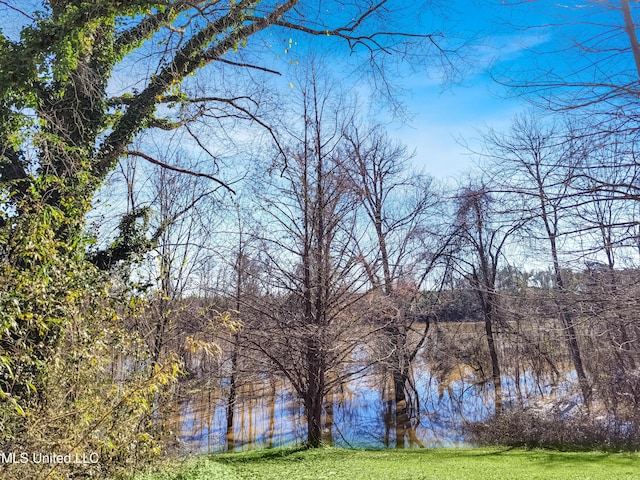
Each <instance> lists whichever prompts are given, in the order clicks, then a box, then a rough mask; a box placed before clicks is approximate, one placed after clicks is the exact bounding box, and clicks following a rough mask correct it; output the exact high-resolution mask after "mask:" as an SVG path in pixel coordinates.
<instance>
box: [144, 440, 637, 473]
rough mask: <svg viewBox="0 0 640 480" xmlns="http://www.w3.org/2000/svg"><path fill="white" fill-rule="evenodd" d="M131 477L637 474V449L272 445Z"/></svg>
mask: <svg viewBox="0 0 640 480" xmlns="http://www.w3.org/2000/svg"><path fill="white" fill-rule="evenodd" d="M135 478H136V480H244V479H268V480H269V479H273V480H302V479H308V480H312V479H313V480H323V479H327V480H329V479H331V480H338V479H345V480H346V479H349V480H392V479H398V480H400V479H415V480H417V479H424V480H432V479H433V480H436V479H438V480H449V479H451V480H459V479H471V480H476V479H477V480H507V479H540V480H555V479H566V480H569V479H571V480H574V479H575V480H577V479H581V480H598V479H632V478H633V479H640V455H639V454H637V453H635V454H618V453H616V454H613V453H597V452H596V453H594V452H555V451H546V450H519V449H499V448H481V449H457V450H454V449H434V450H403V451H398V450H373V451H372V450H341V449H334V448H321V449H316V450H302V449H274V450H261V451H254V452H247V453H233V454H219V455H212V456H206V457H198V458H192V459H188V460H185V461H183V462H181V463H180V464H176V465H174V466H172V467H170V468H169V467H167V468H165V469H164V471H162V472H157V473H147V474H144V475H138V476H137V477H135Z"/></svg>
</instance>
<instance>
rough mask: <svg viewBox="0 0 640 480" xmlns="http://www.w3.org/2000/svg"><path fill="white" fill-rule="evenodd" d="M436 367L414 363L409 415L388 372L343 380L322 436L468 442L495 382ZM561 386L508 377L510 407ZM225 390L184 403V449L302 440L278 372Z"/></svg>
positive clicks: (178, 418) (179, 419) (296, 412)
mask: <svg viewBox="0 0 640 480" xmlns="http://www.w3.org/2000/svg"><path fill="white" fill-rule="evenodd" d="M432 370H433V371H432ZM435 370H436V369H430V368H429V367H428V365H426V364H424V363H422V364H421V363H419V362H418V363H417V364H416V365H415V367H414V369H413V371H412V376H413V379H414V383H413V389H412V390H413V394H412V395H410V396H411V397H412V398H407V402H408V405H407V408H406V409H400V410H401V411H406V412H407V413H406V415H405V416H404V417H403V416H402V415H400V416H399V415H398V414H397V410H398V409H396V408H395V405H394V394H393V386H392V385H393V382H392V381H391V380H390V379H389V378H388V377H389V376H388V375H385V373H384V372H377V371H371V372H369V373H368V374H367V375H366V376H362V377H360V378H354V379H352V380H350V381H349V382H347V383H344V384H342V385H341V386H340V387H339V388H337V389H335V390H333V391H331V392H330V393H329V394H328V395H327V397H326V399H325V406H324V419H323V421H324V424H323V440H324V441H325V442H326V443H327V444H331V445H336V446H343V447H394V446H408V447H410V448H417V447H423V446H425V447H453V446H464V445H465V438H464V435H463V434H462V433H461V432H462V431H463V426H464V425H465V423H467V422H470V421H478V420H483V419H486V418H488V417H489V416H490V415H492V414H493V403H492V402H493V400H492V399H493V391H492V385H491V384H490V383H489V382H483V381H481V380H482V379H480V378H478V376H477V375H476V373H475V372H474V371H473V369H471V368H470V367H469V366H467V365H462V364H460V365H456V366H455V367H454V368H452V369H450V370H449V371H446V372H442V371H439V372H437V373H436V372H435ZM565 380H570V378H565ZM554 385H555V386H554ZM559 385H560V386H559ZM561 385H562V383H560V384H559V383H558V382H557V379H556V378H551V377H550V378H546V379H545V378H544V377H542V378H541V377H539V376H534V375H532V374H531V373H529V372H519V374H518V375H513V376H510V377H503V384H502V387H503V390H504V392H505V400H506V401H505V405H506V406H508V405H509V404H518V405H521V406H522V405H525V404H527V403H532V402H534V401H536V400H538V399H540V398H541V397H546V396H549V395H554V394H557V393H559V392H558V389H559V388H562V387H561ZM228 390H229V389H228V388H227V389H222V388H217V389H213V390H211V391H205V392H199V393H198V394H196V395H191V396H189V399H188V400H187V401H185V402H183V403H182V404H181V405H180V407H179V410H178V412H176V414H175V415H174V418H173V422H174V425H175V427H176V428H177V430H176V431H177V432H179V436H180V439H181V440H182V442H183V444H184V446H185V448H186V449H188V450H189V451H194V452H220V451H224V450H229V449H232V450H236V451H237V450H248V449H251V448H254V447H257V448H264V447H275V446H282V445H291V444H296V443H302V442H303V441H304V439H305V433H306V426H305V424H304V414H303V408H302V404H301V402H300V401H299V400H298V399H297V398H296V396H295V395H294V393H293V390H292V389H291V388H290V387H289V386H288V385H287V384H286V382H284V381H283V380H282V379H280V378H278V377H275V376H273V377H271V378H263V379H259V380H255V381H252V382H251V383H250V384H246V385H240V386H236V391H235V398H234V401H233V405H230V404H229V398H223V397H221V396H220V393H221V392H224V391H228ZM230 414H231V415H232V417H231V422H230V417H229V415H230ZM398 444H400V445H398Z"/></svg>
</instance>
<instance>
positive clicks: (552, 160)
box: [484, 116, 591, 406]
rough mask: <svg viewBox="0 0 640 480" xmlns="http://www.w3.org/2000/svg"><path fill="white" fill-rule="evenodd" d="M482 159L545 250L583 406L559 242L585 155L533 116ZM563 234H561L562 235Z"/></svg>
mask: <svg viewBox="0 0 640 480" xmlns="http://www.w3.org/2000/svg"><path fill="white" fill-rule="evenodd" d="M485 140H486V152H485V153H484V155H485V156H486V158H487V159H489V160H490V161H491V162H492V165H493V169H494V170H493V172H492V175H493V177H494V178H495V179H496V183H498V186H497V188H498V189H500V190H502V191H506V192H513V193H514V194H516V195H517V196H518V197H519V198H520V200H519V203H520V206H519V207H518V208H519V209H520V212H521V215H522V221H526V222H527V223H528V226H529V230H528V233H529V235H531V237H532V238H536V237H537V238H538V239H540V240H543V241H544V243H546V245H547V249H548V250H547V251H548V253H549V255H550V259H551V264H552V266H553V272H554V288H555V292H556V298H555V301H556V306H557V312H558V316H559V318H560V321H561V324H562V329H563V332H564V336H565V340H566V344H567V348H568V351H569V355H570V357H571V361H572V363H573V367H574V368H575V370H576V374H577V377H578V382H579V384H580V389H581V391H582V396H583V398H584V402H585V405H587V406H588V405H589V402H590V400H591V387H590V385H589V381H588V378H587V374H586V371H585V368H584V362H583V360H582V354H581V349H580V344H579V341H578V334H577V331H576V326H575V322H574V318H573V314H572V312H571V310H570V308H569V307H568V305H567V304H566V303H565V302H564V301H563V298H562V297H563V295H564V294H565V292H566V286H565V283H566V282H565V278H564V272H563V269H562V265H561V254H562V251H561V249H560V244H559V243H560V242H561V241H563V240H565V239H567V234H568V233H569V232H568V231H567V217H568V216H570V215H572V214H573V210H572V208H573V207H574V205H575V203H574V202H573V199H574V198H573V197H574V194H575V190H573V184H574V179H575V177H576V175H577V168H578V167H579V165H580V164H581V163H582V162H583V161H584V155H585V152H584V150H583V148H582V144H581V142H580V141H579V138H578V137H574V136H573V135H571V134H566V132H562V130H560V129H559V128H558V127H556V126H554V125H545V124H543V123H542V120H541V119H539V118H535V117H526V116H521V117H518V118H516V120H515V121H514V122H513V124H512V125H511V128H510V130H509V132H508V133H505V134H498V133H496V132H489V133H488V134H487V136H486V139H485ZM563 229H564V230H563Z"/></svg>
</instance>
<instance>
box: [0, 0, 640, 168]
mask: <svg viewBox="0 0 640 480" xmlns="http://www.w3.org/2000/svg"><path fill="white" fill-rule="evenodd" d="M38 3H39V2H38V1H36V0H16V1H7V2H0V16H1V17H2V18H3V20H2V23H1V26H2V30H3V32H5V33H6V34H11V33H15V32H16V31H17V28H16V26H17V24H18V23H21V22H23V21H24V17H21V16H20V15H16V13H15V11H12V10H11V9H10V8H8V7H7V4H12V5H17V6H19V7H23V8H25V10H29V7H31V8H33V6H35V5H38ZM434 3H436V2H424V5H425V6H427V7H428V8H424V10H423V14H422V16H420V17H419V18H418V17H417V16H416V15H415V13H416V12H415V11H413V12H412V11H400V12H399V13H400V15H399V16H396V17H394V18H396V19H397V21H396V25H384V27H388V28H402V29H405V28H408V29H409V30H411V31H413V32H427V33H432V32H442V33H443V35H444V37H443V39H442V42H443V45H444V46H445V47H446V48H458V47H460V50H459V54H460V58H455V56H453V57H452V61H453V62H454V64H455V66H456V67H457V68H459V69H460V75H458V76H457V77H456V78H455V81H453V82H446V81H443V74H442V72H441V71H440V70H439V69H438V68H437V66H436V65H435V62H434V64H433V65H432V64H430V63H429V62H430V60H426V65H423V67H424V68H422V69H420V68H417V69H416V71H415V72H414V73H410V72H409V70H408V69H405V70H400V75H396V76H395V80H396V82H397V83H398V84H399V85H400V86H401V87H402V89H404V95H403V97H402V99H403V101H404V102H405V104H406V106H407V110H408V112H409V113H410V114H412V115H411V116H410V117H409V119H408V120H406V121H405V122H404V123H398V122H396V123H393V124H391V125H390V126H389V132H390V134H391V135H392V136H393V137H395V138H397V139H399V140H400V141H402V142H403V143H405V144H407V146H408V147H409V149H410V150H415V151H416V157H415V164H416V166H417V167H418V168H421V169H424V170H425V171H426V172H427V173H430V174H432V175H434V176H436V177H439V178H447V177H449V178H455V177H458V176H460V174H461V172H462V171H464V170H466V169H467V168H469V167H470V166H471V164H472V158H473V157H472V156H470V155H469V152H468V151H467V150H466V149H465V148H464V147H463V146H462V145H461V144H465V143H467V144H469V145H470V146H471V147H472V148H479V133H478V130H479V129H480V130H481V129H484V128H489V127H492V128H495V129H497V130H500V129H502V128H505V127H506V126H507V125H508V124H509V122H510V120H511V119H512V118H513V117H514V115H516V114H517V113H518V112H521V111H523V110H524V109H526V108H527V106H526V102H525V99H524V98H522V97H515V96H513V95H512V94H511V93H510V92H509V91H508V89H507V88H506V87H505V86H502V85H500V84H498V83H496V82H495V81H494V79H493V78H492V75H495V76H497V77H498V78H500V79H502V80H504V81H506V82H508V81H510V80H515V81H523V80H526V79H527V78H528V77H537V78H538V79H543V78H544V74H543V72H546V73H552V74H554V75H556V76H560V77H562V76H567V77H571V76H572V75H573V74H578V73H579V74H580V75H583V76H584V78H595V76H597V75H601V74H602V71H600V72H597V70H596V69H595V68H593V67H592V66H591V65H590V64H589V62H591V61H592V59H593V58H595V57H594V56H593V55H594V54H593V53H589V54H588V55H586V56H584V57H581V56H580V55H579V54H580V52H579V51H577V50H565V47H567V46H570V45H571V43H572V42H573V41H574V40H577V41H579V42H585V43H588V44H589V46H591V47H594V48H598V49H603V51H602V53H601V54H602V55H603V56H607V55H608V54H609V53H611V50H607V51H604V49H605V48H609V47H611V46H613V47H617V46H620V42H621V41H622V42H624V41H625V38H624V31H623V30H621V29H620V27H622V26H623V23H622V14H621V12H619V11H618V10H615V9H612V8H609V7H607V1H606V0H605V1H588V0H583V1H565V2H563V1H562V0H560V1H558V2H554V1H551V0H539V1H536V0H489V1H480V0H470V1H467V2H449V3H446V4H444V3H443V4H442V5H440V6H434ZM610 3H611V4H617V2H610ZM305 5H313V2H307V3H305ZM318 5H321V4H318ZM322 5H335V4H332V3H330V2H327V3H323V4H322ZM391 5H392V6H400V7H401V8H404V6H405V5H411V6H412V7H407V8H415V7H416V5H420V4H418V3H415V4H414V3H411V4H406V3H405V2H401V1H400V0H397V1H396V0H393V1H392V2H391ZM632 7H634V4H632ZM325 13H326V12H325ZM325 13H323V14H325ZM340 15H342V13H340V12H338V11H336V14H335V15H334V18H339V17H340ZM403 15H404V17H403ZM609 26H613V27H616V28H617V30H615V31H614V30H609ZM621 34H622V35H621ZM268 35H269V36H268V37H266V38H262V39H261V41H264V42H267V41H269V42H271V43H272V45H271V48H269V50H271V52H273V53H274V54H278V55H281V57H282V58H280V59H279V61H280V62H281V63H282V64H283V65H284V64H285V63H288V62H289V61H290V60H294V61H295V60H296V59H297V58H298V57H297V55H299V54H304V52H305V51H306V50H307V49H308V48H310V45H309V44H307V43H306V42H307V40H304V39H303V37H301V39H300V41H299V42H298V39H297V38H294V42H297V44H294V45H293V48H291V49H290V51H289V52H288V53H287V54H285V53H284V49H285V48H286V47H287V46H288V40H287V39H286V38H281V37H282V35H280V32H276V33H273V31H272V30H271V31H269V32H268ZM599 35H600V36H599ZM272 40H273V41H272ZM312 41H313V42H315V44H316V46H318V45H319V46H320V47H321V49H323V48H324V46H325V45H328V44H327V43H326V42H325V39H318V38H317V37H316V38H315V39H313V40H312ZM622 45H624V43H623V44H622ZM325 50H326V49H325ZM347 55H348V53H347V52H346V51H345V50H342V51H329V52H328V53H327V56H331V57H332V58H342V59H345V58H347ZM607 62H609V63H608V64H607V65H606V67H605V68H604V70H605V71H606V69H607V68H609V69H615V71H616V72H618V71H628V70H629V66H630V65H632V57H631V54H630V53H627V52H623V53H619V54H616V55H609V56H608V60H607ZM277 63H278V62H275V64H277ZM583 67H584V68H583ZM335 69H336V73H338V74H340V73H344V71H345V70H344V69H343V68H342V67H341V65H339V64H338V62H336V65H335ZM601 70H603V69H601ZM631 70H633V69H631ZM610 71H613V70H610ZM594 72H596V73H594ZM290 73H291V70H289V72H288V73H286V72H285V74H284V75H283V79H282V80H283V81H284V84H285V85H286V84H288V82H289V81H291V80H292V78H290V75H289V74H290ZM546 73H545V74H546ZM605 73H606V72H605ZM348 81H349V80H348V79H345V82H348ZM621 81H622V80H621ZM365 91H366V90H365ZM373 120H378V119H373Z"/></svg>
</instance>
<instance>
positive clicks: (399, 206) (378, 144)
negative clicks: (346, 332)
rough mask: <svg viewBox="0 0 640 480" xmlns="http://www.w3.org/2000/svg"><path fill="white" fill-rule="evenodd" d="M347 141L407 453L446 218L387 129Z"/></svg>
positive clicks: (350, 135) (399, 435)
mask: <svg viewBox="0 0 640 480" xmlns="http://www.w3.org/2000/svg"><path fill="white" fill-rule="evenodd" d="M346 139H347V145H348V148H347V152H346V166H347V173H348V175H349V177H350V181H351V188H352V189H353V191H354V192H355V194H356V196H357V199H358V207H359V209H360V210H361V211H362V213H363V214H364V215H363V217H364V219H365V220H364V221H363V220H360V221H359V223H360V225H361V226H362V230H363V234H362V236H361V238H360V241H359V243H358V248H359V257H360V261H361V262H362V265H363V267H364V270H365V272H366V274H367V279H368V282H369V285H370V287H371V289H372V290H373V292H374V294H378V295H381V296H382V297H383V299H382V300H381V301H380V302H379V304H378V308H379V309H380V310H379V311H375V310H374V311H373V312H372V315H373V316H376V315H377V316H379V317H380V318H378V319H377V321H378V323H379V324H380V325H381V326H383V330H384V332H385V337H386V338H385V339H386V341H387V342H388V345H387V346H388V348H389V350H390V353H389V359H388V360H387V362H386V363H387V364H388V368H389V371H390V373H391V377H392V382H393V391H394V408H395V410H394V417H395V424H396V447H398V448H404V446H405V440H406V438H405V437H406V436H409V442H410V443H414V441H415V438H414V437H415V435H413V437H412V434H413V432H414V431H413V429H412V428H411V417H412V416H414V415H410V414H409V413H410V411H411V410H413V411H414V413H415V412H416V411H417V409H418V407H417V405H418V403H419V401H418V399H417V398H416V397H415V396H414V398H413V402H411V405H409V403H410V402H409V400H410V399H411V396H410V394H411V389H410V388H409V384H410V371H411V365H412V363H413V361H414V359H415V358H416V355H417V353H418V351H419V350H420V348H421V347H422V345H423V344H424V341H425V338H426V336H427V332H428V331H429V325H430V323H429V313H430V312H429V311H428V306H426V305H421V304H420V303H421V298H420V290H421V288H423V287H424V285H425V280H426V279H427V278H428V276H429V274H431V273H432V271H433V270H434V269H435V268H436V266H437V265H438V262H439V260H440V259H441V258H440V257H441V254H442V252H443V251H444V246H445V245H446V243H447V241H446V240H443V239H442V238H441V237H440V238H439V237H437V236H435V235H434V234H433V232H432V231H429V227H432V226H433V225H430V223H432V222H433V219H434V218H435V217H437V216H438V214H439V213H440V212H438V211H437V208H436V205H437V203H438V200H439V198H438V195H437V193H436V192H435V188H434V187H433V186H432V180H431V179H430V178H428V177H426V176H424V175H420V174H418V173H416V172H412V171H411V170H410V169H409V162H410V159H411V155H409V154H408V152H407V150H406V147H404V146H402V145H400V144H397V143H393V142H392V141H391V140H390V139H389V138H388V136H387V135H386V134H385V133H384V132H383V130H382V128H381V127H380V126H374V127H370V128H358V127H356V126H352V127H351V128H350V129H349V130H348V131H347V132H346ZM420 330H421V331H420ZM415 334H417V335H415ZM414 336H415V337H416V338H415V339H414V338H413V337H414ZM413 391H415V389H413Z"/></svg>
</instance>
